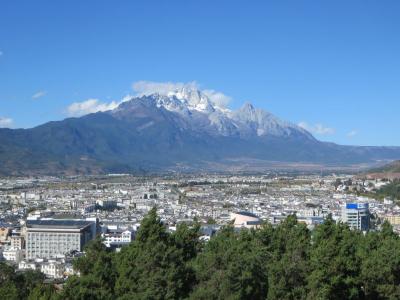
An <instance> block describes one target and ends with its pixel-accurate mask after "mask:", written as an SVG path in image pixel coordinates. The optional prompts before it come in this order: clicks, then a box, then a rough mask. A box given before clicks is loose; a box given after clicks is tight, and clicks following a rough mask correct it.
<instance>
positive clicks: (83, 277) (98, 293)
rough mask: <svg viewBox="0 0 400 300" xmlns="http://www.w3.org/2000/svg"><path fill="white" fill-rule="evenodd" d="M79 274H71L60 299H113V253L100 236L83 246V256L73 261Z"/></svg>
mask: <svg viewBox="0 0 400 300" xmlns="http://www.w3.org/2000/svg"><path fill="white" fill-rule="evenodd" d="M74 268H75V269H76V270H77V271H79V272H80V276H79V277H78V276H71V277H70V278H69V279H68V281H67V282H66V284H65V287H64V289H63V292H62V294H61V298H62V299H113V295H114V286H115V280H116V277H117V273H116V268H115V264H114V255H113V253H110V252H109V251H108V250H107V248H106V247H105V245H104V244H103V242H102V240H101V239H100V238H96V239H95V240H94V241H92V242H90V243H89V244H88V245H87V247H85V256H83V257H80V258H78V259H77V260H76V261H74Z"/></svg>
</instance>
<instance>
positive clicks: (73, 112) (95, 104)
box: [67, 99, 119, 117]
mask: <svg viewBox="0 0 400 300" xmlns="http://www.w3.org/2000/svg"><path fill="white" fill-rule="evenodd" d="M118 104H119V103H117V102H116V101H112V102H110V103H103V102H100V101H99V100H98V99H88V100H86V101H83V102H74V103H72V104H71V105H70V106H68V107H67V114H68V115H69V116H71V117H80V116H83V115H87V114H91V113H95V112H99V111H107V110H112V109H114V108H117V107H118Z"/></svg>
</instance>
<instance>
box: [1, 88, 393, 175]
mask: <svg viewBox="0 0 400 300" xmlns="http://www.w3.org/2000/svg"><path fill="white" fill-rule="evenodd" d="M215 99H216V98H210V97H209V96H208V94H207V93H205V92H204V91H203V92H202V91H199V90H197V89H195V88H188V87H184V88H181V89H176V90H171V91H168V92H167V93H163V94H148V95H142V96H138V97H133V98H131V99H126V100H124V101H123V102H122V103H120V104H119V105H118V107H116V108H115V109H113V110H109V111H104V112H97V113H94V114H89V115H85V116H83V117H79V118H68V119H65V120H62V121H57V122H49V123H46V124H43V125H41V126H38V127H35V128H31V129H0V175H1V174H5V175H10V174H14V175H21V174H29V175H31V174H77V173H80V174H82V173H83V174H88V173H91V174H98V173H133V172H145V171H149V170H150V171H154V170H155V171H159V170H163V171H164V170H168V171H170V170H178V171H182V170H191V171H198V170H213V171H224V170H230V169H231V168H232V167H234V168H236V167H240V168H241V170H254V169H252V168H255V170H257V171H260V165H261V166H271V164H272V165H276V163H278V164H279V165H285V164H286V165H287V166H293V165H296V166H297V165H299V164H300V165H302V164H303V165H305V166H309V165H321V166H322V165H327V164H329V166H332V165H334V166H338V165H339V166H346V165H351V164H360V163H362V164H365V163H366V164H371V163H374V162H376V161H380V160H395V159H400V147H358V146H340V145H336V144H333V143H325V142H321V141H318V140H317V139H315V138H314V137H313V136H312V135H311V134H310V133H309V132H307V131H306V130H304V129H302V128H300V127H298V126H296V125H294V124H292V123H290V122H286V121H283V120H280V119H279V118H277V117H275V116H274V115H272V114H271V113H269V112H266V111H264V110H262V109H257V108H254V107H253V106H252V105H251V104H250V103H246V104H244V105H243V106H242V107H241V108H240V109H238V110H236V111H233V110H229V109H228V108H226V107H224V106H222V105H220V104H218V103H217V101H215ZM248 168H249V169H248Z"/></svg>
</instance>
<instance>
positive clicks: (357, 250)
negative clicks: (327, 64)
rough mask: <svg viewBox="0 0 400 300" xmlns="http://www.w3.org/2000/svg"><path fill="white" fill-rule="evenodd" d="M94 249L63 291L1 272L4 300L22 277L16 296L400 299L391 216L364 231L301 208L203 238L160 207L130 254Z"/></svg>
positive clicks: (399, 243)
mask: <svg viewBox="0 0 400 300" xmlns="http://www.w3.org/2000/svg"><path fill="white" fill-rule="evenodd" d="M86 251H87V252H86V256H85V257H81V258H79V259H78V260H77V261H76V262H75V267H76V268H77V269H78V270H79V271H80V273H81V275H80V276H79V277H78V276H73V277H70V278H69V279H68V280H67V282H66V284H65V285H64V287H63V289H62V290H61V291H58V292H56V291H54V290H53V289H52V288H51V287H48V286H46V285H44V284H43V283H42V282H38V283H36V286H35V285H31V286H30V287H23V288H21V287H19V286H18V284H19V283H18V280H17V281H15V280H14V281H13V279H12V278H11V279H4V275H1V276H2V277H1V278H0V282H1V291H0V293H3V294H0V298H1V299H13V298H11V297H4V296H3V295H5V294H4V293H5V292H7V291H8V293H9V294H7V295H11V294H12V293H14V292H15V290H14V291H12V292H9V291H10V288H9V287H8V286H12V285H13V284H14V285H15V287H16V290H17V294H15V295H16V297H15V298H14V299H23V298H24V297H25V298H26V297H31V299H207V300H208V299H400V239H399V237H398V236H397V235H396V234H394V233H393V231H392V228H391V227H390V225H388V224H387V223H385V224H384V225H383V228H382V230H381V231H380V232H370V233H367V234H365V235H363V234H362V233H360V232H357V231H351V230H349V228H348V227H347V226H346V225H343V224H336V223H335V222H334V221H332V220H331V219H330V218H329V219H328V220H327V221H326V222H325V223H324V224H323V225H320V226H318V227H317V228H316V229H315V230H314V231H313V232H310V231H309V230H308V229H307V227H306V226H305V225H304V224H300V223H298V222H297V220H296V217H294V216H291V217H288V218H287V219H286V220H285V221H284V222H283V223H282V224H280V225H279V226H277V227H272V226H271V225H270V224H265V225H264V226H263V227H262V228H260V229H258V230H241V231H236V230H234V228H233V227H231V226H226V227H224V228H223V229H222V230H221V231H220V232H219V233H218V234H217V235H216V236H215V237H213V238H212V239H211V240H210V241H209V242H207V243H202V242H201V241H200V240H199V226H198V225H194V226H191V227H188V226H186V225H181V226H179V227H178V229H177V231H176V232H173V233H169V232H167V231H166V229H165V227H164V226H163V225H162V223H161V222H160V220H159V218H158V217H157V215H156V211H155V210H152V211H151V212H150V213H149V214H148V215H147V217H146V218H145V219H144V220H143V221H142V224H141V227H140V229H139V231H138V234H137V237H136V239H135V241H134V242H132V243H131V244H130V245H129V246H126V247H125V248H123V249H122V251H121V252H120V253H113V252H109V251H108V250H107V249H106V248H105V247H104V245H103V244H102V243H101V241H100V240H96V241H94V242H93V243H91V244H90V245H89V246H88V248H87V249H86ZM2 274H3V273H2ZM5 277H7V276H5ZM21 285H24V283H23V282H22V283H21ZM19 290H21V291H22V290H23V291H24V292H21V293H19V292H18V291H19ZM32 297H34V298H32Z"/></svg>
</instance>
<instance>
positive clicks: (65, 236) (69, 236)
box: [26, 219, 96, 260]
mask: <svg viewBox="0 0 400 300" xmlns="http://www.w3.org/2000/svg"><path fill="white" fill-rule="evenodd" d="M95 236H96V222H95V221H87V220H54V219H50V220H27V222H26V237H27V238H26V258H27V259H28V260H29V259H35V258H54V257H57V256H63V255H65V254H66V253H68V252H71V251H74V250H75V251H82V250H83V247H84V246H85V244H86V243H87V242H89V241H90V240H92V239H94V238H95Z"/></svg>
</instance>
